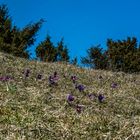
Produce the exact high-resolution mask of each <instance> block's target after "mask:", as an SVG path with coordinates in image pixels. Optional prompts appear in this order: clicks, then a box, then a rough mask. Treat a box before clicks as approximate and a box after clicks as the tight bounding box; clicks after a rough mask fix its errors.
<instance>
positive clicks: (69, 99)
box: [67, 94, 74, 102]
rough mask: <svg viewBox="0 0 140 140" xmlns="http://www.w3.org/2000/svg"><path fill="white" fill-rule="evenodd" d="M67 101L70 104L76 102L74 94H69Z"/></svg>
mask: <svg viewBox="0 0 140 140" xmlns="http://www.w3.org/2000/svg"><path fill="white" fill-rule="evenodd" d="M67 101H68V102H72V101H74V96H73V95H72V94H68V96H67Z"/></svg>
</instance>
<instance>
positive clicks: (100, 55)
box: [81, 45, 108, 69]
mask: <svg viewBox="0 0 140 140" xmlns="http://www.w3.org/2000/svg"><path fill="white" fill-rule="evenodd" d="M81 63H82V64H84V65H86V66H89V67H91V68H94V69H107V66H108V61H107V55H106V52H103V51H102V48H100V45H97V46H92V47H91V48H89V49H88V50H87V56H86V57H81Z"/></svg>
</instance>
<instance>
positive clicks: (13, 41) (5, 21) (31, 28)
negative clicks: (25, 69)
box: [0, 5, 43, 58]
mask: <svg viewBox="0 0 140 140" xmlns="http://www.w3.org/2000/svg"><path fill="white" fill-rule="evenodd" d="M8 13H9V12H8V8H7V6H6V5H1V6H0V51H3V52H6V53H11V54H13V55H15V56H19V57H24V58H29V56H30V55H29V52H28V49H29V47H30V46H31V45H33V44H34V42H35V35H36V33H37V32H38V30H39V29H40V27H41V25H42V23H43V20H42V19H41V20H40V21H39V22H36V23H34V24H29V25H27V26H26V27H25V28H23V29H22V30H19V29H18V28H17V27H16V26H12V19H11V18H10V17H9V14H8Z"/></svg>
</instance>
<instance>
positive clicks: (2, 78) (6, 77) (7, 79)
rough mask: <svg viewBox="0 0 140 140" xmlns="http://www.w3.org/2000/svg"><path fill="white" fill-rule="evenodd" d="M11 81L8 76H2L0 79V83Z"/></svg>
mask: <svg viewBox="0 0 140 140" xmlns="http://www.w3.org/2000/svg"><path fill="white" fill-rule="evenodd" d="M11 79H12V78H11V77H10V76H2V77H0V81H3V82H6V81H9V80H11Z"/></svg>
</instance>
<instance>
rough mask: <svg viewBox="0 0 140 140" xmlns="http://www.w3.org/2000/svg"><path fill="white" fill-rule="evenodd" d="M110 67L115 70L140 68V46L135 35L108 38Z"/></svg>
mask: <svg viewBox="0 0 140 140" xmlns="http://www.w3.org/2000/svg"><path fill="white" fill-rule="evenodd" d="M107 46H108V57H109V64H110V69H111V70H113V71H114V70H115V71H124V72H136V71H138V70H140V69H139V64H140V60H139V59H137V58H138V53H139V48H138V46H137V39H136V38H135V37H133V38H130V37H128V38H127V39H126V40H117V41H113V40H112V39H108V40H107Z"/></svg>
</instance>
